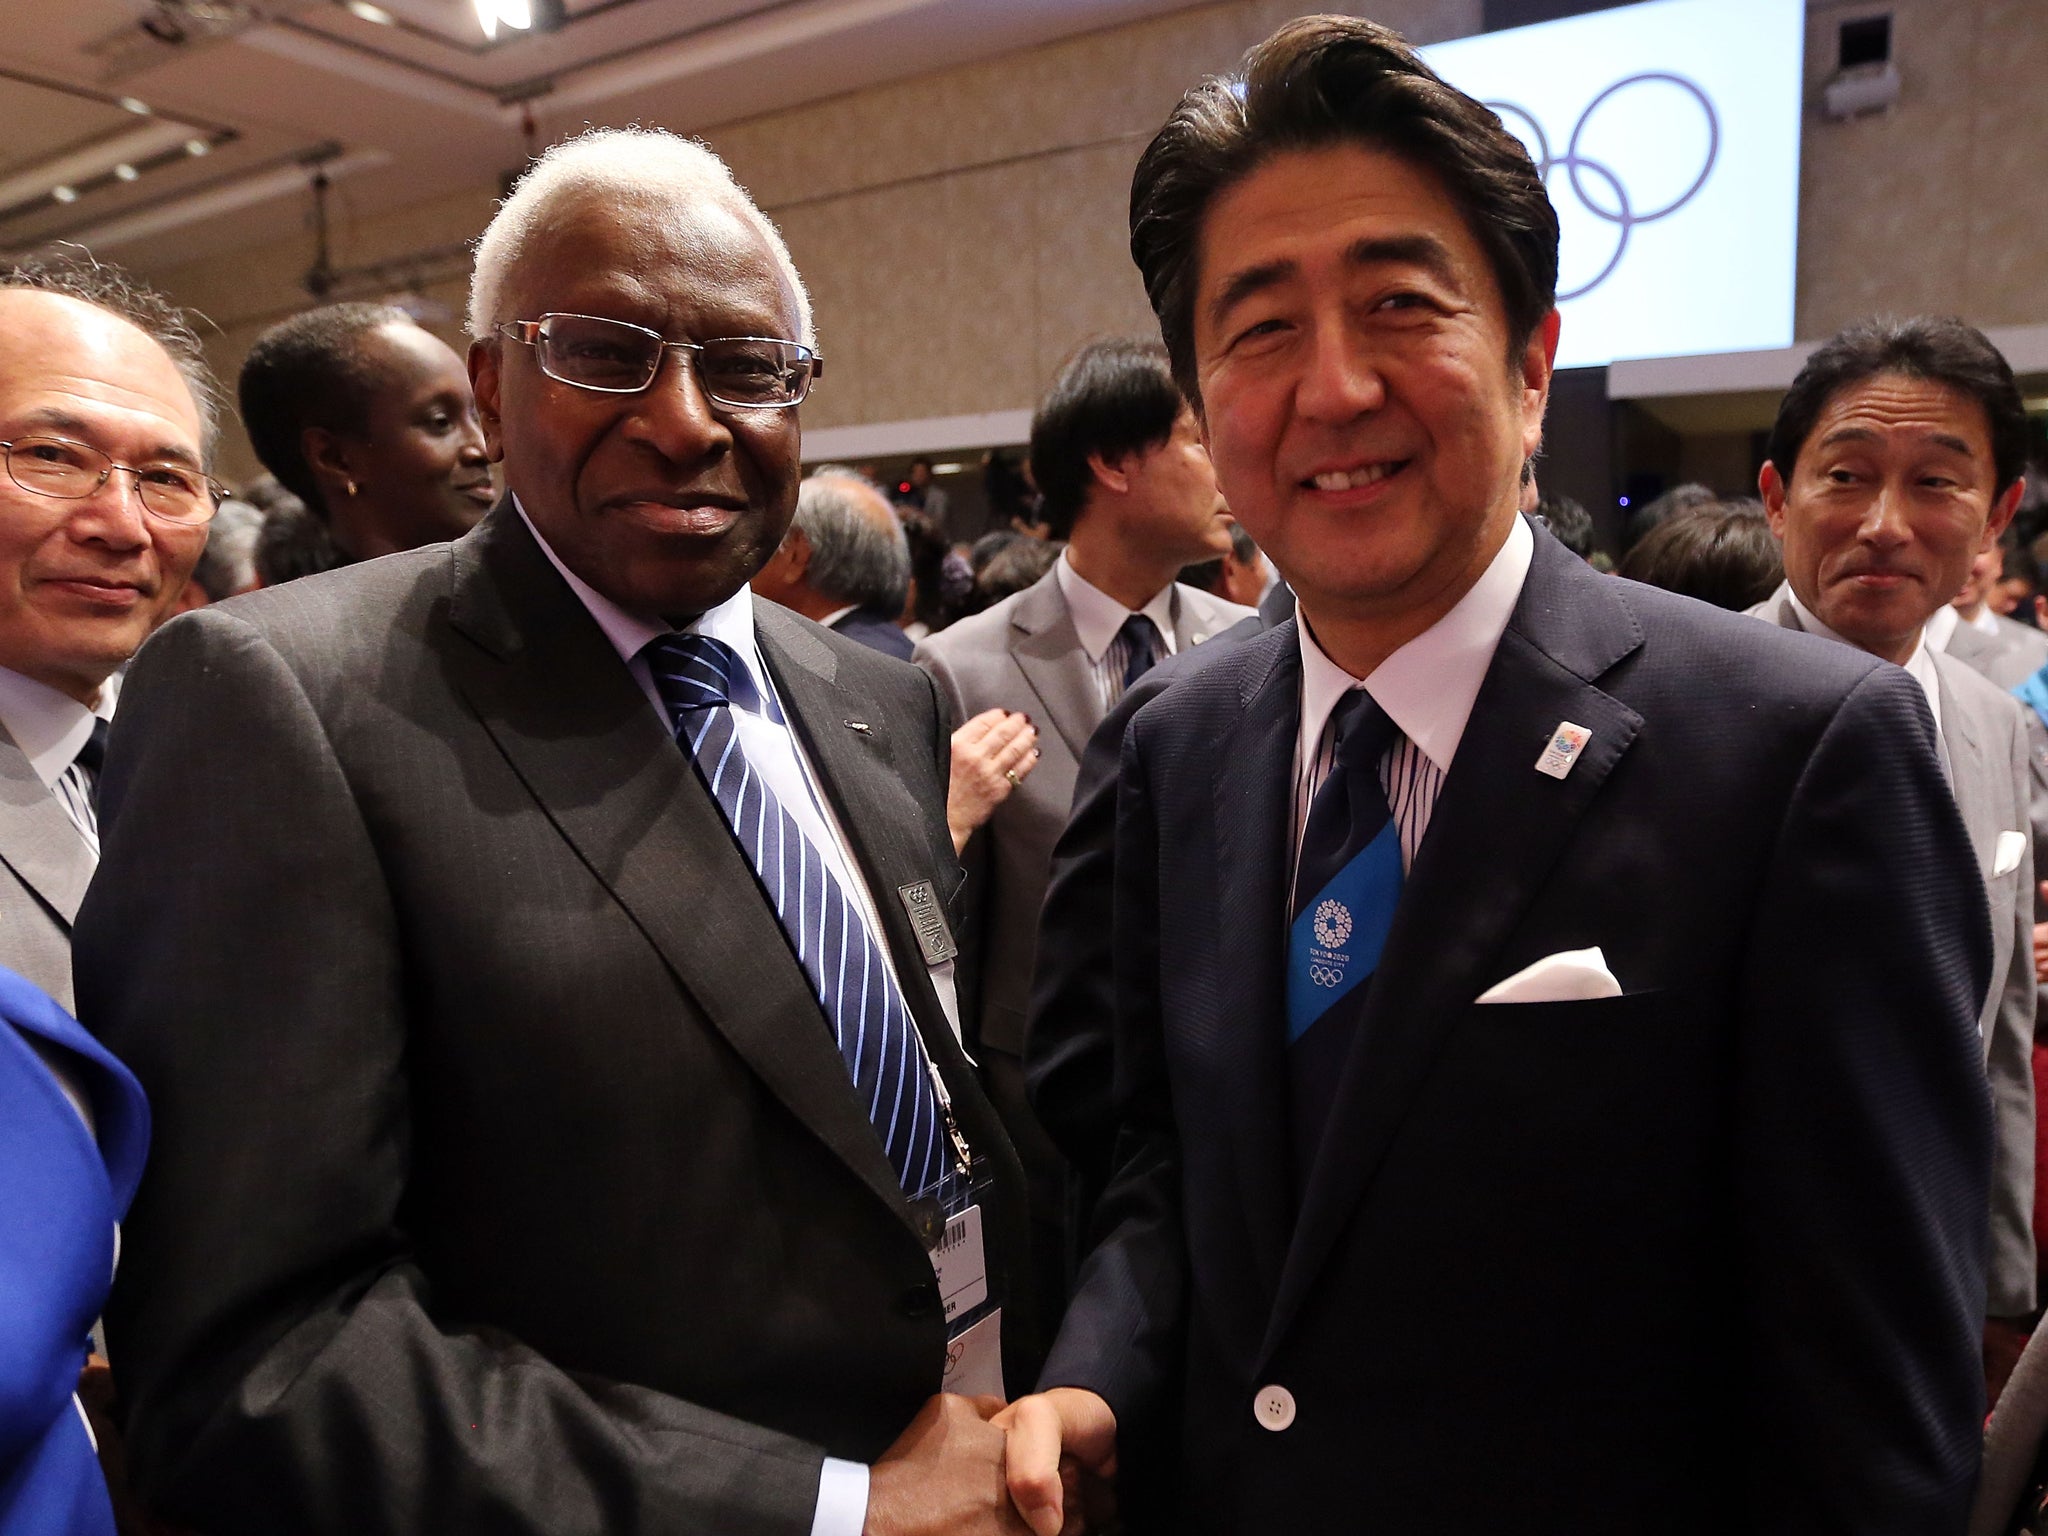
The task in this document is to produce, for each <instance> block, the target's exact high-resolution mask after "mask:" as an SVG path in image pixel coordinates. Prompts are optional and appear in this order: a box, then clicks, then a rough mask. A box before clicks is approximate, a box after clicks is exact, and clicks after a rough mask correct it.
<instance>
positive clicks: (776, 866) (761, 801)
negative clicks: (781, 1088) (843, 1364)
mask: <svg viewBox="0 0 2048 1536" xmlns="http://www.w3.org/2000/svg"><path fill="white" fill-rule="evenodd" d="M641 655H643V656H644V657H646V659H647V664H648V667H649V669H650V670H651V671H652V673H653V676H654V686H655V689H656V691H657V692H659V693H660V695H661V700H662V703H663V704H664V705H666V706H667V708H668V714H669V721H670V725H671V728H672V729H673V730H674V732H675V734H676V739H677V740H678V741H679V742H681V743H682V744H683V745H684V746H686V747H687V748H688V750H689V752H690V756H691V760H692V761H693V762H695V763H696V765H697V773H698V776H699V777H701V778H702V779H703V781H704V783H705V786H706V787H707V788H708V789H710V791H711V797H712V798H713V799H714V800H716V801H717V802H718V808H719V809H720V810H721V811H723V812H724V813H725V820H726V825H727V826H729V827H730V828H731V829H732V834H733V837H734V839H735V840H736V841H737V842H738V843H739V845H740V849H741V851H742V852H744V853H745V854H746V856H747V861H748V862H749V863H750V864H752V865H753V866H754V874H755V876H756V877H757V878H758V879H759V880H760V882H761V889H762V891H763V893H764V894H765V895H766V896H767V897H768V900H769V902H770V903H771V904H772V905H773V906H774V908H775V915H776V916H777V917H778V918H780V919H781V920H782V931H783V932H784V934H786V935H787V936H788V938H789V943H790V947H791V948H792V949H794V950H795V951H796V957H797V961H798V963H799V964H801V965H802V966H803V969H804V975H805V976H807V977H809V978H810V983H811V990H812V991H813V992H814V993H815V994H816V995H817V998H818V1002H819V1005H820V1006H821V1007H822V1008H823V1009H824V1011H825V1018H826V1020H827V1021H828V1022H829V1023H830V1024H831V1026H832V1032H833V1034H834V1036H835V1037H836V1038H837V1040H838V1042H839V1054H840V1055H841V1056H842V1057H843V1058H844V1059H845V1061H846V1070H847V1074H848V1075H849V1076H850V1077H851V1078H852V1079H853V1088H854V1092H855V1094H856V1095H857V1096H858V1098H859V1099H860V1102H861V1105H862V1107H863V1108H865V1109H866V1111H867V1116H868V1119H869V1121H870V1122H871V1123H872V1124H873V1125H874V1128H875V1134H876V1135H877V1136H879V1137H880V1138H881V1141H882V1150H883V1151H884V1152H886V1153H887V1154H888V1156H889V1162H890V1164H891V1166H893V1167H894V1168H895V1170H896V1177H897V1180H898V1181H899V1182H900V1183H901V1185H902V1187H903V1192H904V1194H905V1195H907V1196H909V1197H911V1198H912V1199H916V1198H917V1197H918V1196H920V1195H923V1194H926V1193H927V1192H929V1191H931V1190H933V1189H934V1187H935V1186H937V1185H938V1184H939V1182H940V1180H941V1178H942V1177H943V1176H944V1174H945V1172H946V1134H945V1131H944V1128H943V1127H942V1125H941V1123H940V1114H939V1102H938V1096H937V1094H936V1093H935V1091H934V1090H933V1087H932V1080H931V1069H930V1067H929V1065H928V1064H927V1058H926V1056H925V1052H924V1042H923V1041H922V1040H921V1039H920V1038H919V1037H918V1033H917V1026H916V1024H915V1023H914V1022H913V1021H912V1019H911V1017H910V1009H909V1007H908V1006H907V1005H906V1004H905V1003H904V1001H903V994H902V992H901V991H900V990H898V988H897V985H896V980H895V977H894V976H893V975H892V974H891V972H890V970H889V966H888V964H887V963H886V961H885V959H884V957H883V955H882V953H881V951H880V950H879V949H878V948H877V947H876V944H875V941H874V939H873V938H872V937H871V936H870V935H869V933H868V927H867V924H866V923H865V922H863V921H862V920H861V915H860V912H859V910H858V909H857V908H856V907H855V906H854V904H853V902H852V901H851V900H850V899H849V898H848V896H847V894H846V892H845V891H843V890H841V889H840V886H839V882H838V881H837V880H836V879H834V878H833V876H832V873H831V871H830V870H829V869H828V868H827V867H826V864H825V860H824V858H823V857H822V856H821V855H820V854H819V852H818V850H817V848H816V847H814V846H813V845H812V843H811V840H810V839H809V838H807V837H806V836H804V832H803V828H802V827H801V826H799V825H798V824H797V821H796V819H795V818H794V817H793V816H791V815H790V814H789V812H788V811H787V810H786V809H784V808H783V806H782V803H781V802H780V801H778V800H777V799H776V798H775V795H774V793H773V792H772V791H771V790H770V789H769V788H768V785H767V782H766V781H765V780H764V779H763V778H762V777H761V775H760V774H759V773H757V772H756V771H755V770H754V769H753V767H752V765H751V764H749V763H748V762H747V757H746V753H745V752H744V751H743V750H742V749H741V746H740V742H739V734H738V731H737V729H736V728H735V726H734V723H733V718H732V711H733V706H734V705H735V704H737V705H738V706H739V707H741V708H743V709H748V710H751V711H753V712H756V713H762V714H766V715H767V717H768V718H769V719H770V720H773V721H774V722H775V723H776V724H778V725H785V726H786V722H784V721H783V718H782V714H781V711H780V710H779V709H777V708H776V706H775V704H774V701H773V700H772V699H765V700H764V699H763V698H762V696H761V694H760V692H759V691H758V690H757V689H756V688H755V686H754V680H753V677H752V675H751V674H750V673H749V672H748V670H747V667H746V664H745V663H744V662H743V661H741V660H740V657H739V653H738V652H736V651H735V650H733V648H732V647H731V646H729V645H727V644H726V643H725V642H724V641H722V640H717V639H713V638H712V637H711V636H709V635H680V634H679V635H664V636H662V637H661V638H660V639H658V640H653V641H650V642H648V645H647V648H646V649H645V650H644V651H642V652H641Z"/></svg>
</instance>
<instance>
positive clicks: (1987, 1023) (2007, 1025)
mask: <svg viewBox="0 0 2048 1536" xmlns="http://www.w3.org/2000/svg"><path fill="white" fill-rule="evenodd" d="M2025 430H2026V416H2025V408H2024V406H2023V405H2022V403H2021V399H2020V393H2019V390H2018V387H2017V386H2016V385H2015V384H2014V382H2013V376H2012V370H2011V369H2010V368H2009V367H2007V366H2006V362H2005V359H2004V358H2003V357H2001V356H2000V355H1999V354H1998V351H1997V349H1996V348H1994V347H1993V346H1992V345H1991V343H1990V342H1989V341H1987V340H1986V339H1985V338H1984V336H1983V335H1982V334H1981V333H1980V332H1978V331H1976V330H1974V329H1972V328H1971V327H1969V326H1967V325H1964V324H1962V323H1961V322H1960V321H1955V320H1932V319H1915V320H1908V321H1904V322H1899V323H1890V322H1880V323H1869V324H1864V325H1858V326H1853V327H1851V328H1850V329H1848V330H1846V331H1844V332H1842V333H1841V334H1840V335H1838V336H1836V337H1835V338H1834V339H1833V340H1831V341H1829V342H1828V343H1827V344H1826V345H1825V346H1823V347H1822V348H1821V349H1820V350H1819V351H1817V352H1815V353H1814V355H1813V356H1812V357H1811V358H1810V359H1809V360H1808V361H1807V364H1806V366H1805V367H1804V368H1803V369H1801V370H1800V374H1799V377H1798V378H1797V379H1796V380H1794V382H1793V384H1792V387H1791V389H1790V390H1789V391H1788V392H1787V393H1786V395H1785V399H1784V401H1783V403H1782V404H1781V405H1780V406H1779V410H1778V417H1777V421H1776V423H1775V425H1774V426H1773V427H1772V430H1771V437H1770V447H1769V459H1768V461H1767V462H1766V463H1765V465H1764V467H1763V471H1762V474H1761V476H1760V485H1761V489H1762V492H1763V499H1764V509H1765V512H1766V513H1767V514H1768V515H1769V517H1770V520H1771V528H1772V531H1773V532H1774V533H1776V534H1777V536H1778V539H1779V541H1780V542H1781V544H1782V545H1783V547H1784V554H1785V578H1786V579H1785V582H1784V584H1783V585H1782V586H1780V587H1779V589H1778V590H1777V591H1776V592H1774V593H1773V594H1771V596H1770V597H1769V598H1767V599H1765V601H1764V602H1762V603H1760V604H1758V605H1757V606H1756V607H1755V608H1753V609H1751V610H1750V612H1751V613H1752V614H1754V615H1755V616H1757V617H1759V618H1762V619H1766V620H1768V621H1770V622H1772V623H1775V624H1778V625H1780V626H1782V627H1783V628H1786V629H1801V630H1806V631H1809V632H1811V633H1814V634H1819V635H1824V636H1827V637H1829V638H1831V639H1836V640H1841V641H1845V642H1846V643H1848V644H1850V645H1854V646H1856V647H1858V648H1860V649H1862V650H1864V651H1867V652H1869V653H1870V654H1871V655H1874V656H1879V657H1882V658H1883V659H1885V660H1887V661H1892V662H1896V663H1898V664H1899V665H1901V666H1903V667H1904V668H1905V669H1906V670H1907V671H1908V672H1910V673H1911V674H1912V675H1913V677H1914V678H1915V679H1916V680H1917V681H1918V682H1919V684H1920V686H1921V688H1922V689H1923V690H1924V691H1925V693H1926V697H1927V707H1928V709H1929V711H1930V712H1931V713H1932V715H1933V717H1934V724H1935V729H1936V732H1937V735H1938V737H1939V740H1940V743H1941V750H1942V757H1943V762H1944V766H1945V767H1946V769H1947V771H1948V777H1949V784H1950V787H1951V788H1952V789H1953V790H1954V792H1955V797H1956V805H1957V807H1958V809H1960V810H1961V812H1962V815H1963V823H1964V825H1965V826H1966V827H1967V828H1968V830H1969V833H1970V841H1971V844H1972V846H1973V847H1974V849H1975V851H1976V854H1977V860H1978V863H1979V865H1980V867H1981V868H1982V871H1983V875H1984V884H1985V890H1986V893H1987V894H1988V896H1989V897H1990V905H1991V926H1992V941H1993V958H1994V964H1993V968H1992V982H1991V988H1990V991H1989V994H1988V995H1987V996H1986V997H1985V999H1984V1007H1983V1014H1982V1018H1981V1020H1980V1030H1981V1033H1982V1035H1983V1043H1984V1058H1985V1065H1986V1069H1987V1071H1988V1074H1989V1079H1990V1090H1991V1097H1992V1107H1993V1115H1994V1121H1995V1126H1996V1137H1997V1152H1996V1160H1995V1163H1994V1166H1993V1173H1992V1185H1991V1249H1990V1266H1989V1271H1988V1282H1989V1295H1988V1297H1987V1312H1988V1315H1989V1317H1990V1322H1989V1324H1988V1327H1987V1333H1986V1341H1985V1359H1986V1367H1987V1371H1988V1372H1989V1375H1990V1379H1991V1386H1992V1390H1993V1393H1994V1395H1995V1393H1996V1390H1997V1388H1998V1386H1999V1385H2001V1384H2002V1383H2003V1381H2004V1378H2005V1375H2006V1373H2007V1372H2009V1371H2010V1370H2011V1368H2012V1362H2013V1360H2014V1359H2015V1358H2016V1357H2017V1354H2018V1349H2019V1346H2020V1344H2021V1343H2023V1342H2024V1320H2025V1318H2026V1315H2027V1314H2029V1313H2031V1312H2032V1311H2033V1309H2034V1289H2035V1286H2034V1282H2035V1275H2034V1267H2035V1266H2034V1237H2033V1212H2034V1079H2033V1041H2034V1001H2035V980H2034V955H2033V918H2034V877H2033V871H2034V855H2033V846H2032V840H2031V837H2030V835H2029V826H2030V822H2029V819H2028V782H2029V781H2028V768H2027V747H2026V735H2025V727H2024V718H2023V716H2022V713H2021V709H2020V706H2019V704H2018V702H2017V701H2016V700H2015V699H2013V698H2012V697H2011V696H2009V695H2008V694H2006V693H2004V692H2003V691H2001V690H2000V689H1999V688H1997V687H1995V686H1994V685H1992V684H1991V683H1990V682H1988V681H1987V680H1986V679H1985V678H1984V677H1983V676H1982V675H1980V674H1979V673H1978V672H1977V671H1976V670H1974V669H1973V668H1972V667H1970V666H1968V665H1966V664H1965V663H1963V662H1962V661H1960V660H1959V659H1958V658H1957V657H1956V656H1955V654H1954V653H1953V652H1949V653H1944V652H1942V651H1941V650H1939V649H1937V648H1936V647H1935V646H1934V645H1933V644H1931V643H1930V639H1929V630H1930V627H1931V626H1930V621H1931V620H1935V619H1937V618H1939V617H1940V616H1941V615H1944V614H1946V615H1951V616H1952V615H1953V614H1954V612H1955V610H1954V609H1953V608H1951V607H1950V606H1949V599H1950V598H1951V597H1952V596H1954V594H1955V593H1956V591H1957V590H1958V589H1959V588H1960V587H1961V586H1962V584H1963V580H1964V578H1965V576H1966V575H1967V574H1968V572H1969V569H1970V564H1971V562H1972V560H1974V559H1975V558H1976V556H1977V555H1978V553H1979V552H1980V551H1982V550H1984V549H1985V548H1987V547H1989V546H1990V545H1993V544H1995V543H1996V542H1997V540H1998V536H1999V535H2000V534H2001V533H2003V532H2004V531H2005V527H2006V525H2007V524H2008V523H2009V522H2011V521H2012V515H2013V512H2014V511H2015V510H2016V509H2017V507H2018V505H2019V498H2020V492H2021V490H2022V481H2021V478H2020V476H2021V469H2022V466H2023V464H2024V462H2025V460H2024V453H2025Z"/></svg>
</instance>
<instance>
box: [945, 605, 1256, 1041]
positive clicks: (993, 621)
mask: <svg viewBox="0 0 2048 1536" xmlns="http://www.w3.org/2000/svg"><path fill="white" fill-rule="evenodd" d="M1173 612H1174V621H1173V644H1174V650H1175V651H1176V652H1180V651H1185V650H1187V649H1188V648H1189V647H1190V646H1194V645H1198V644H1200V643H1201V642H1202V641H1204V640H1206V639H1208V638H1209V637H1210V636H1211V635H1213V634H1217V633H1219V632H1220V631H1222V630H1225V629H1228V628H1229V627H1230V626H1231V625H1233V624H1235V623H1236V622H1237V621H1238V620H1240V619H1242V618H1244V617H1246V616H1247V615H1248V614H1249V612H1250V610H1249V609H1247V608H1243V607H1240V606H1239V605H1238V604H1236V603H1227V602H1225V601H1224V600H1223V599H1222V598H1219V597H1211V596H1210V595H1209V594H1208V593H1206V592H1203V591H1200V590H1198V589H1196V588H1194V587H1190V586H1186V585H1176V586H1175V587H1174V610H1173ZM914 659H915V660H916V661H917V663H918V664H919V665H920V666H922V667H923V668H924V669H925V670H926V671H928V672H930V673H931V675H932V676H933V677H934V678H935V679H937V681H938V684H939V687H940V689H941V691H942V692H944V693H945V694H946V696H947V697H948V698H949V699H951V701H952V704H953V710H954V718H955V719H958V720H970V719H972V718H973V717H974V716H976V715H978V714H980V713H981V712H982V711H983V710H987V709H998V708H1001V709H1015V710H1022V711H1023V712H1024V713H1026V714H1028V715H1030V716H1031V717H1032V720H1033V722H1034V723H1035V724H1036V725H1037V726H1038V728H1039V730H1038V750H1039V754H1040V756H1039V761H1038V766H1037V767H1036V768H1034V769H1033V770H1032V771H1031V773H1030V775H1029V776H1028V777H1027V778H1026V779H1025V780H1024V782H1023V783H1022V784H1021V785H1019V786H1018V788H1017V790H1016V792H1015V793H1013V794H1012V795H1011V796H1010V797H1009V799H1007V800H1005V801H1004V802H1003V803H1002V804H1001V805H999V806H998V807H996V813H995V815H994V816H993V817H991V818H990V819H989V823H988V825H987V826H986V827H985V828H983V829H982V831H981V832H979V833H977V834H976V835H975V841H976V842H977V843H979V844H981V845H982V846H981V848H980V850H979V851H978V852H977V851H976V850H975V849H974V848H973V846H972V845H970V849H969V853H968V869H969V871H970V873H971V874H974V875H978V876H980V877H981V879H982V885H981V889H980V891H979V893H978V894H979V900H978V901H976V900H975V898H976V896H977V892H976V891H975V890H974V889H973V888H971V887H970V890H969V892H968V897H969V901H970V903H972V905H971V907H970V914H971V915H970V917H969V920H968V921H969V924H970V927H971V928H973V927H975V926H976V918H977V917H978V919H979V924H978V929H977V931H978V934H979V937H980V941H981V965H980V988H979V1003H980V1006H979V1008H978V1009H977V1010H976V1011H977V1013H978V1016H979V1019H980V1039H981V1043H982V1044H983V1045H984V1046H987V1047H988V1048H990V1049H992V1050H997V1051H1001V1052H1003V1053H1005V1054H1006V1055H1009V1056H1012V1057H1016V1056H1021V1055H1022V1054H1023V1051H1024V1019H1025V1014H1026V1012H1027V1010H1028V1009H1029V1007H1030V1003H1031V971H1032V965H1033V963H1034V961H1035V959H1036V957H1037V953H1038V914H1039V909H1040V908H1041V907H1043V906H1044V905H1045V882H1046V877H1047V876H1048V874H1049V873H1050V872H1051V869H1052V845H1053V844H1054V842H1056V841H1057V840H1058V838H1059V835H1060V830H1061V829H1062V828H1063V827H1065V826H1066V824H1067V812H1068V810H1069V809H1070V808H1071V807H1072V805H1073V800H1074V778H1075V775H1076V774H1077V773H1078V772H1079V771H1080V765H1081V754H1082V753H1083V752H1085V751H1086V750H1087V748H1088V738H1089V737H1090V736H1092V735H1094V734H1095V728H1096V727H1097V726H1098V725H1100V724H1101V723H1102V717H1103V716H1104V715H1105V714H1106V713H1107V712H1108V711H1106V710H1105V709H1104V708H1103V705H1102V696H1101V694H1100V693H1099V692H1098V691H1097V689H1096V686H1095V679H1094V675H1093V672H1092V669H1091V667H1090V665H1089V662H1088V657H1087V654H1086V653H1085V652H1084V651H1083V650H1082V649H1081V637H1080V635H1079V634H1078V633H1077V632H1076V630H1075V628H1074V619H1073V615H1072V614H1071V613H1069V612H1068V610H1067V600H1066V597H1065V595H1064V594H1063V593H1062V592H1061V591H1060V585H1059V572H1058V569H1057V568H1055V569H1053V570H1050V571H1047V572H1046V573H1045V575H1044V576H1042V577H1041V578H1039V580H1038V581H1037V582H1036V583H1035V584H1033V585H1032V586H1030V587H1028V588H1026V589H1025V590H1024V591H1022V592H1019V593H1017V594H1016V595H1015V596H1013V597H1007V598H1005V599H1004V600H1003V601H1002V602H1000V603H997V604H996V605H995V606H994V607H993V608H990V609H988V610H987V611H986V612H984V613H978V614H976V615H974V616H973V617H972V618H967V619H962V620H961V621H960V622H959V623H957V624H954V625H952V626H951V627H950V628H947V629H943V630H941V631H939V633H937V634H935V635H932V636H930V637H929V638H927V639H925V640H924V641H922V642H920V643H919V645H918V647H917V651H916V654H915V657H914Z"/></svg>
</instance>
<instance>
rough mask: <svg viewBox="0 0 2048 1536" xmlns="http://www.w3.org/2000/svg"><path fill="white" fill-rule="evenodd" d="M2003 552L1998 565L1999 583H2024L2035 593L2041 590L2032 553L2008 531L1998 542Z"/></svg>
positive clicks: (2039, 573) (2039, 571)
mask: <svg viewBox="0 0 2048 1536" xmlns="http://www.w3.org/2000/svg"><path fill="white" fill-rule="evenodd" d="M2000 546H2001V548H2002V549H2003V551H2004V554H2003V556H2002V557H2001V558H2000V560H1999V564H1998V579H1999V580H2000V581H2024V582H2025V583H2026V584H2027V585H2028V586H2029V587H2031V588H2032V589H2033V590H2035V591H2037V592H2038V591H2039V590H2040V589H2041V567H2040V566H2039V565H2038V564H2037V563H2036V562H2035V560H2034V552H2033V551H2032V550H2030V549H2028V548H2027V546H2026V545H2024V544H2022V543H2021V542H2020V541H2019V540H2018V539H2016V538H2014V537H2013V536H2012V532H2011V530H2010V529H2008V530H2007V531H2006V535H2005V537H2004V539H2002V540H2001V541H2000Z"/></svg>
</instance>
